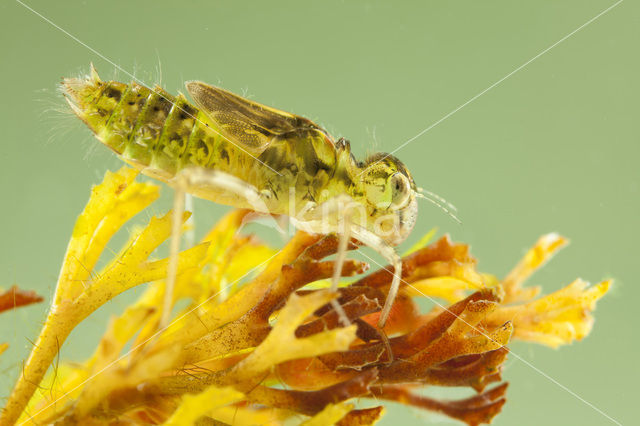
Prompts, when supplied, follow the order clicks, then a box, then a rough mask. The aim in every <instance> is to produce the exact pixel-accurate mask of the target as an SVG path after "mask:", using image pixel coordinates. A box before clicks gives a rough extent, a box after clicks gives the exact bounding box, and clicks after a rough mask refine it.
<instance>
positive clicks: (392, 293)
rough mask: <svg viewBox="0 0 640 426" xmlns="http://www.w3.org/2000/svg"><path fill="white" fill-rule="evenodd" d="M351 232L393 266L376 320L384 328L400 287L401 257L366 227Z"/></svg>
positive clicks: (355, 228) (353, 229)
mask: <svg viewBox="0 0 640 426" xmlns="http://www.w3.org/2000/svg"><path fill="white" fill-rule="evenodd" d="M352 233H353V236H354V238H356V239H358V240H359V241H360V242H362V243H363V244H365V245H366V246H368V247H371V248H372V249H373V250H375V251H376V252H378V254H380V255H381V256H382V257H384V258H385V259H386V260H387V261H388V262H389V263H391V266H393V279H392V280H391V287H390V288H389V294H387V300H386V302H385V304H384V307H383V308H382V312H381V314H380V319H379V320H378V328H380V329H382V328H384V325H385V323H386V322H387V319H388V318H389V313H390V312H391V307H392V306H393V302H394V301H395V299H396V296H397V295H398V289H399V288H400V277H401V276H402V259H401V258H400V256H399V255H398V253H396V251H395V249H394V248H393V247H392V246H390V245H389V244H387V243H385V242H384V240H382V238H380V237H379V236H377V235H376V234H374V233H373V232H371V231H369V230H367V229H366V228H363V227H354V228H352Z"/></svg>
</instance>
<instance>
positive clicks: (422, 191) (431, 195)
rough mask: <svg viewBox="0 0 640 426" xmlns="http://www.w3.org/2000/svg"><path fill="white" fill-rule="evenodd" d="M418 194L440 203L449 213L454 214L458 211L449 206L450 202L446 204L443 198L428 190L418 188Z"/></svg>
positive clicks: (451, 205) (454, 207)
mask: <svg viewBox="0 0 640 426" xmlns="http://www.w3.org/2000/svg"><path fill="white" fill-rule="evenodd" d="M418 192H419V193H421V194H424V195H427V196H429V197H431V198H434V199H436V200H438V201H439V202H440V203H442V204H444V205H446V206H447V207H448V208H449V209H450V210H451V211H454V212H457V211H458V209H457V208H456V206H454V205H453V204H451V203H450V202H448V201H447V200H445V199H444V198H442V197H441V196H439V195H438V194H436V193H435V192H431V191H429V190H428V189H424V188H420V187H419V188H418Z"/></svg>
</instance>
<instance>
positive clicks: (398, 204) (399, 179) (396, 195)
mask: <svg viewBox="0 0 640 426" xmlns="http://www.w3.org/2000/svg"><path fill="white" fill-rule="evenodd" d="M389 184H390V186H391V206H390V207H391V208H392V209H394V210H397V209H401V208H403V207H404V206H406V205H407V203H408V202H409V197H410V196H411V183H410V182H409V178H407V177H406V176H405V175H403V174H402V173H394V174H393V175H392V176H391V178H389Z"/></svg>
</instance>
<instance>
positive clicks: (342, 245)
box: [293, 194, 359, 327]
mask: <svg viewBox="0 0 640 426" xmlns="http://www.w3.org/2000/svg"><path fill="white" fill-rule="evenodd" d="M358 207H359V204H358V203H356V202H355V201H354V200H353V199H352V198H351V197H349V196H348V195H346V194H343V195H338V196H336V197H333V198H331V199H329V200H327V201H325V202H323V203H321V204H316V205H313V207H311V208H309V209H307V210H306V211H305V212H304V213H302V215H301V216H303V217H304V219H302V220H300V219H297V220H296V218H293V220H294V222H295V223H296V227H298V228H299V229H302V230H306V231H308V232H315V233H322V234H328V233H331V232H334V233H336V234H337V235H338V251H337V254H336V260H335V262H334V267H333V277H332V280H331V291H334V292H335V291H337V290H338V284H339V283H340V277H341V276H342V266H343V265H344V261H345V259H346V256H347V247H348V244H349V240H350V239H351V235H352V229H353V228H354V227H355V226H356V224H355V223H354V216H356V215H355V212H356V211H357V210H356V209H357V208H358ZM331 305H332V307H333V308H334V309H335V311H336V312H337V314H338V316H339V318H340V322H341V323H342V324H343V325H344V326H345V327H346V326H348V325H350V324H351V322H350V321H349V318H348V317H347V315H346V314H345V312H344V309H342V306H341V305H340V304H339V303H338V301H337V300H333V301H332V302H331Z"/></svg>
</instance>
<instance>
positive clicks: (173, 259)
mask: <svg viewBox="0 0 640 426" xmlns="http://www.w3.org/2000/svg"><path fill="white" fill-rule="evenodd" d="M168 183H169V185H170V186H172V187H173V188H174V200H173V213H172V226H171V240H170V247H169V264H168V267H167V279H166V284H165V294H164V302H163V309H162V316H161V320H160V326H161V328H164V327H166V326H168V325H169V319H170V314H171V309H172V307H173V290H174V287H175V282H176V276H177V273H178V254H179V251H180V243H181V227H182V220H181V218H182V215H183V213H184V210H185V197H186V196H187V195H189V196H190V195H191V194H193V193H194V192H196V193H200V194H205V195H206V194H227V195H229V194H231V195H232V196H234V197H237V198H238V199H239V200H244V204H245V205H246V207H248V208H251V209H253V210H254V211H257V212H260V213H268V212H269V210H268V208H267V206H266V204H265V202H264V201H263V200H262V197H261V194H260V192H258V190H257V189H256V188H255V187H253V186H252V185H249V184H248V183H246V182H244V181H242V180H241V179H238V178H237V177H235V176H232V175H230V174H228V173H224V172H221V171H217V170H205V169H200V168H186V169H183V170H181V171H180V172H178V174H177V175H176V176H175V177H174V178H173V179H172V180H170V181H169V182H168ZM196 190H197V191H196ZM277 227H278V225H277V223H276V228H277Z"/></svg>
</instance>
